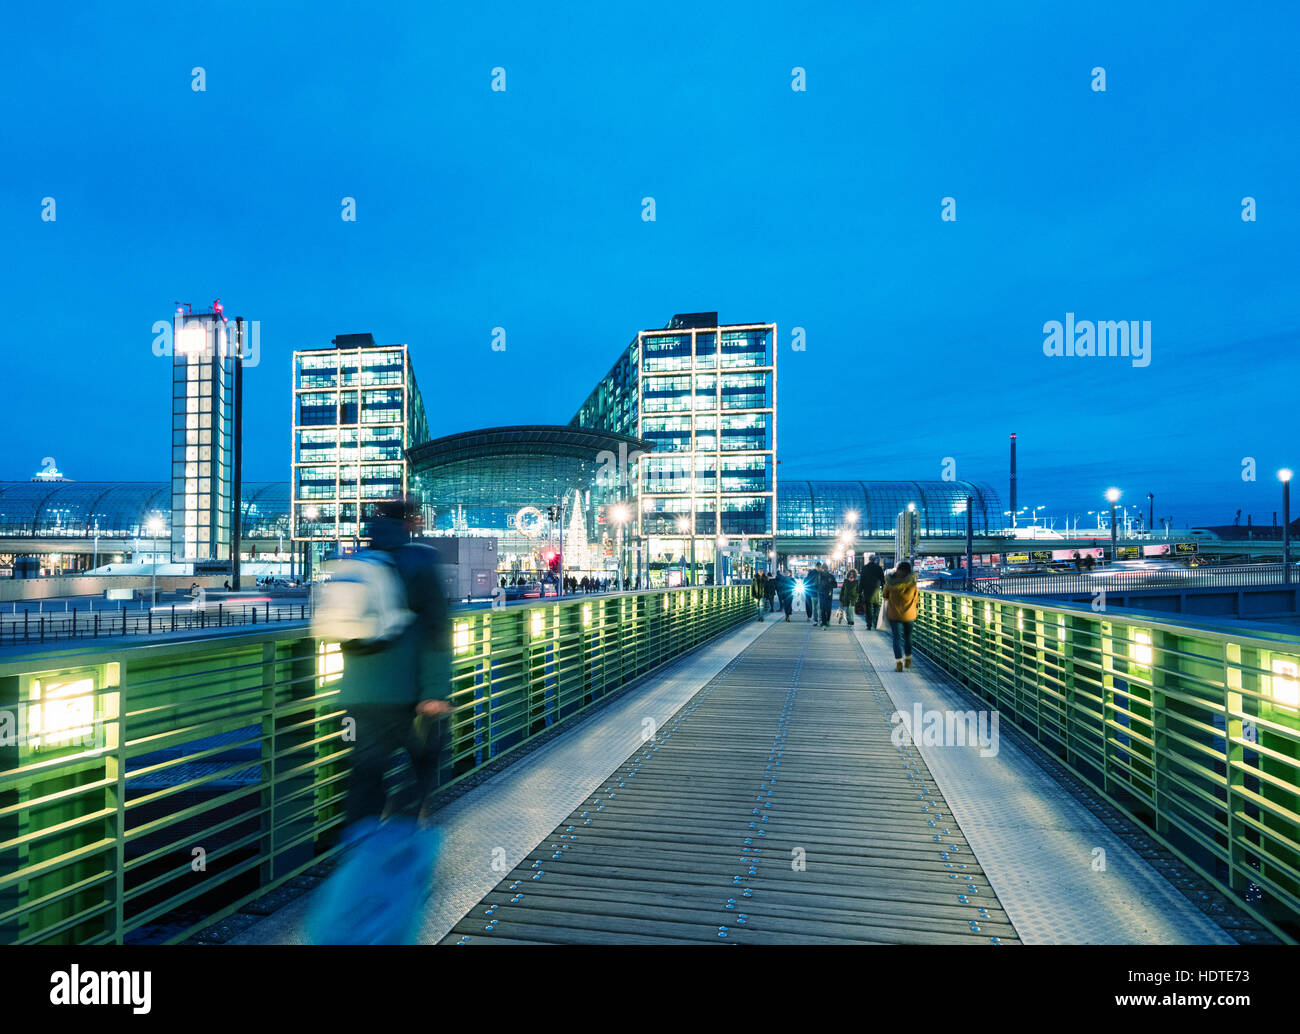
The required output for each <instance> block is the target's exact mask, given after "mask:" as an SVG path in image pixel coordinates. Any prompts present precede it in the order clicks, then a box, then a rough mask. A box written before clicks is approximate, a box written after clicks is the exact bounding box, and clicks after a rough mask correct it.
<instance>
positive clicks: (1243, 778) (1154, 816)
mask: <svg viewBox="0 0 1300 1034" xmlns="http://www.w3.org/2000/svg"><path fill="white" fill-rule="evenodd" d="M914 634H915V636H916V645H917V649H918V650H919V651H920V652H922V653H924V654H925V655H926V656H927V657H929V658H931V659H933V660H934V661H936V662H937V663H938V664H940V665H941V666H942V667H943V668H945V669H946V670H947V671H948V672H950V673H951V674H952V675H953V676H955V677H956V678H957V679H958V680H960V681H961V682H962V683H964V684H965V685H966V686H967V687H969V688H970V689H971V690H973V691H974V692H975V693H976V694H977V695H978V696H980V697H982V698H983V699H985V700H987V701H989V702H990V703H991V704H992V705H993V706H994V707H995V708H996V709H997V711H998V712H999V715H1000V717H1001V719H1002V720H1005V721H1009V722H1011V723H1012V724H1014V725H1015V726H1016V727H1017V728H1018V729H1020V730H1022V731H1024V732H1025V733H1027V734H1028V735H1029V736H1031V737H1032V738H1033V739H1035V740H1036V741H1037V742H1038V743H1039V744H1040V745H1041V746H1043V747H1044V748H1046V749H1047V750H1048V751H1049V752H1051V753H1052V754H1053V755H1054V756H1055V757H1057V758H1059V759H1060V761H1061V762H1062V763H1063V764H1064V765H1065V766H1066V767H1067V768H1069V769H1070V770H1071V771H1072V772H1074V773H1075V774H1076V775H1078V776H1079V777H1080V778H1082V779H1084V780H1085V781H1087V782H1088V783H1089V784H1090V785H1091V786H1093V787H1094V788H1095V789H1096V790H1098V791H1100V792H1101V793H1102V794H1104V796H1105V797H1106V798H1107V799H1108V800H1109V801H1110V802H1111V803H1112V804H1114V805H1116V806H1117V807H1119V808H1120V809H1121V810H1122V811H1124V812H1125V813H1127V814H1128V815H1129V816H1130V817H1131V818H1132V819H1134V820H1135V821H1137V822H1139V823H1141V824H1142V825H1143V826H1144V827H1145V828H1146V829H1147V830H1148V831H1149V832H1151V833H1152V834H1153V835H1154V836H1155V837H1156V838H1157V839H1159V840H1160V841H1161V842H1163V843H1164V844H1165V845H1166V846H1168V847H1169V848H1170V849H1172V850H1173V851H1174V852H1175V853H1177V854H1178V855H1179V856H1180V857H1182V859H1183V860H1184V861H1186V862H1188V863H1189V864H1190V865H1192V866H1193V867H1194V868H1195V869H1196V870H1197V871H1199V872H1200V873H1201V874H1202V875H1203V876H1205V877H1206V878H1207V879H1209V880H1210V881H1212V882H1213V883H1214V884H1216V885H1217V886H1218V887H1219V888H1220V889H1221V890H1223V891H1224V892H1225V893H1227V894H1229V895H1231V896H1232V898H1233V899H1234V900H1235V901H1237V902H1238V903H1239V904H1241V905H1243V906H1244V907H1245V908H1246V909H1247V910H1248V911H1249V912H1251V913H1252V914H1253V915H1255V916H1256V918H1258V919H1260V920H1261V921H1263V922H1265V923H1266V924H1267V925H1268V926H1269V927H1270V928H1271V929H1273V931H1274V932H1276V933H1278V934H1279V935H1281V936H1282V937H1284V938H1286V939H1288V940H1291V941H1296V940H1300V673H1298V668H1300V637H1298V636H1294V635H1288V634H1285V633H1282V632H1278V633H1273V632H1269V631H1264V630H1256V629H1249V628H1243V629H1240V630H1238V629H1227V628H1213V627H1209V626H1206V627H1195V626H1188V625H1184V624H1180V623H1177V622H1175V621H1172V620H1169V618H1168V616H1167V615H1164V616H1159V615H1147V614H1141V613H1138V612H1132V611H1128V610H1124V611H1110V612H1095V611H1092V610H1090V609H1088V608H1087V607H1075V606H1044V605H1041V604H1040V603H1039V602H1038V601H1020V602H1017V601H1014V600H997V599H989V598H987V597H983V596H974V595H966V594H961V593H945V592H923V593H921V603H920V612H919V615H918V619H917V622H916V625H915V631H914Z"/></svg>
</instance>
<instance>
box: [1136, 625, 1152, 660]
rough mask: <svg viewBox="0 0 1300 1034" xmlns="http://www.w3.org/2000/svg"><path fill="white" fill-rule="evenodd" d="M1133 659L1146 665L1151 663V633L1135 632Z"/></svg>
mask: <svg viewBox="0 0 1300 1034" xmlns="http://www.w3.org/2000/svg"><path fill="white" fill-rule="evenodd" d="M1132 645H1133V653H1132V657H1133V660H1134V661H1135V662H1136V663H1137V664H1141V665H1143V666H1144V667H1150V665H1151V633H1150V632H1134V633H1133V644H1132Z"/></svg>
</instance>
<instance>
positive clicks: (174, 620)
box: [172, 603, 176, 632]
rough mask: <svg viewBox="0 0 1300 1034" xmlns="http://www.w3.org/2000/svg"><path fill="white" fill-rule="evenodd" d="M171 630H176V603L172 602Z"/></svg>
mask: <svg viewBox="0 0 1300 1034" xmlns="http://www.w3.org/2000/svg"><path fill="white" fill-rule="evenodd" d="M172 631H173V632H175V631H176V604H174V603H173V604H172Z"/></svg>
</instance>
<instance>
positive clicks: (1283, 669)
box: [1272, 657, 1300, 710]
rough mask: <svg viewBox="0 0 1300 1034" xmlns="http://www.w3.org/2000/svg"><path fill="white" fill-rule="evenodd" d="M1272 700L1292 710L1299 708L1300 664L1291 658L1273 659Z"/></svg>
mask: <svg viewBox="0 0 1300 1034" xmlns="http://www.w3.org/2000/svg"><path fill="white" fill-rule="evenodd" d="M1272 669H1273V680H1272V681H1273V700H1274V701H1275V702H1276V703H1277V704H1278V705H1279V706H1280V707H1286V708H1290V709H1292V710H1296V709H1300V678H1297V676H1298V675H1300V665H1297V663H1296V662H1295V661H1293V660H1285V659H1283V658H1280V657H1277V658H1274V659H1273V663H1272Z"/></svg>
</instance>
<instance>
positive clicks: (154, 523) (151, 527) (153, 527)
mask: <svg viewBox="0 0 1300 1034" xmlns="http://www.w3.org/2000/svg"><path fill="white" fill-rule="evenodd" d="M145 527H146V528H147V529H148V531H149V534H150V535H161V534H162V530H163V522H162V518H161V517H150V518H149V523H148V524H146V525H145Z"/></svg>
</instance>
